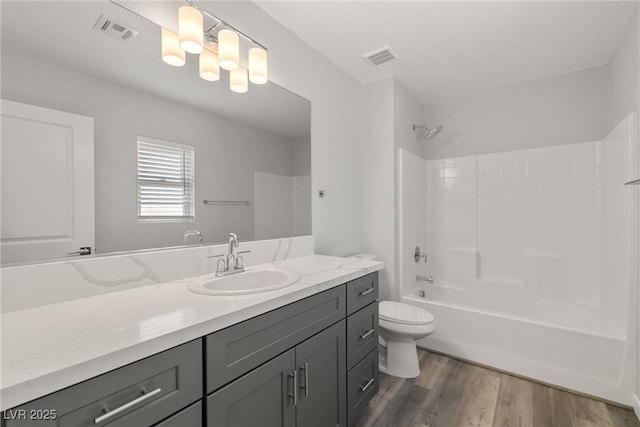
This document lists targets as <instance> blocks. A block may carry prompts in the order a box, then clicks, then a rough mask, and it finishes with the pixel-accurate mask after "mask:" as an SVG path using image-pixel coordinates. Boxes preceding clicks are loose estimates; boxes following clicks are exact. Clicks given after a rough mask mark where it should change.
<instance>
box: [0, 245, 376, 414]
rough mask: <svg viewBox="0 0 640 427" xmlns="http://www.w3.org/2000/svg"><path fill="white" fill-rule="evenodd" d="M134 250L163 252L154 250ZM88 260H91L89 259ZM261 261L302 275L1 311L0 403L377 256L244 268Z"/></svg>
mask: <svg viewBox="0 0 640 427" xmlns="http://www.w3.org/2000/svg"><path fill="white" fill-rule="evenodd" d="M256 244H258V242H256ZM205 249H206V248H194V249H192V250H195V251H203V258H205V259H206V257H204V252H206V253H207V254H208V252H209V251H210V250H205ZM170 252H172V251H170ZM140 256H145V257H153V256H156V257H158V256H162V255H161V254H160V252H156V253H147V254H144V255H140ZM104 260H107V258H104ZM89 266H91V267H93V266H92V265H91V263H89V264H88V265H87V267H89ZM261 267H267V268H268V267H275V268H279V269H285V270H290V271H293V272H295V273H297V274H299V275H300V277H301V278H300V280H299V282H297V283H296V284H294V285H292V286H290V287H288V288H284V289H280V290H275V291H272V292H265V293H261V294H256V295H242V296H237V297H219V296H209V295H201V294H196V293H193V292H190V291H188V290H187V287H188V286H189V283H190V282H191V280H190V279H189V278H184V277H183V278H179V279H175V280H172V281H167V282H164V283H157V284H153V285H152V286H138V287H135V288H131V289H126V290H122V291H119V292H107V293H103V294H100V295H92V296H88V297H84V298H77V299H71V300H67V301H62V302H57V303H53V304H47V305H42V306H39V307H32V308H27V309H23V310H15V311H11V312H5V313H4V314H2V315H1V316H0V322H1V323H2V386H1V390H0V393H1V400H2V405H1V409H2V410H5V409H9V408H12V407H14V406H16V405H19V404H22V403H25V402H28V401H30V400H33V399H35V398H38V397H41V396H44V395H46V394H48V393H51V392H54V391H56V390H60V389H62V388H64V387H67V386H70V385H72V384H76V383H78V382H81V381H84V380H87V379H89V378H92V377H94V376H96V375H100V374H102V373H105V372H108V371H110V370H112V369H115V368H118V367H120V366H123V365H126V364H128V363H131V362H134V361H136V360H139V359H142V358H144V357H147V356H150V355H153V354H155V353H158V352H161V351H164V350H167V349H169V348H171V347H174V346H177V345H179V344H182V343H185V342H187V341H190V340H193V339H196V338H199V337H201V336H204V335H207V334H209V333H211V332H214V331H217V330H220V329H222V328H225V327H228V326H230V325H233V324H235V323H238V322H241V321H243V320H247V319H249V318H252V317H255V316H257V315H260V314H262V313H265V312H267V311H270V310H273V309H276V308H278V307H281V306H283V305H286V304H289V303H291V302H294V301H297V300H300V299H302V298H305V297H308V296H311V295H314V294H316V293H318V292H321V291H324V290H326V289H329V288H332V287H335V286H337V285H339V284H342V283H344V282H346V281H349V280H353V279H355V278H358V277H361V276H364V275H366V274H369V273H372V272H375V271H378V270H380V269H382V268H383V264H382V263H381V262H379V261H367V260H359V259H353V258H339V257H330V256H322V255H307V256H301V257H296V258H287V259H284V260H281V261H275V262H270V263H266V264H262V265H252V266H251V267H248V268H247V269H256V268H261ZM214 268H215V267H214ZM67 270H70V271H77V270H74V269H73V268H71V269H69V268H68V269H67ZM104 273H105V274H106V271H104ZM206 273H208V274H210V273H211V272H210V271H207V272H206ZM159 274H160V273H159ZM160 277H162V276H161V275H160ZM3 286H4V284H3Z"/></svg>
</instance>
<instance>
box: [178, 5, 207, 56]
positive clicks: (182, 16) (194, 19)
mask: <svg viewBox="0 0 640 427" xmlns="http://www.w3.org/2000/svg"><path fill="white" fill-rule="evenodd" d="M203 27H204V17H203V16H202V13H200V11H199V10H198V9H196V8H195V7H192V6H181V7H180V9H178V37H179V38H180V47H182V48H183V49H184V50H185V51H186V52H189V53H200V52H202V49H203V48H204V37H203V33H204V29H203Z"/></svg>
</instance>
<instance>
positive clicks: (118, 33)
mask: <svg viewBox="0 0 640 427" xmlns="http://www.w3.org/2000/svg"><path fill="white" fill-rule="evenodd" d="M93 29H94V30H96V31H100V32H101V33H104V34H106V35H108V36H111V37H113V38H116V39H118V40H122V41H124V42H130V41H131V40H132V39H133V38H134V37H135V36H137V35H138V30H136V29H134V28H132V27H129V26H127V25H124V24H123V23H121V22H116V21H114V20H113V19H111V18H109V17H108V16H104V15H100V17H99V18H98V20H97V21H96V23H95V24H94V25H93Z"/></svg>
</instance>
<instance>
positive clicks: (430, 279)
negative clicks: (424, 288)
mask: <svg viewBox="0 0 640 427" xmlns="http://www.w3.org/2000/svg"><path fill="white" fill-rule="evenodd" d="M416 280H419V281H423V282H429V283H433V276H423V275H422V274H418V275H416Z"/></svg>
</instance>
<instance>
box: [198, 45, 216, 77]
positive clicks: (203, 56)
mask: <svg viewBox="0 0 640 427" xmlns="http://www.w3.org/2000/svg"><path fill="white" fill-rule="evenodd" d="M200 77H201V78H203V79H204V80H208V81H210V82H215V81H216V80H220V66H219V65H218V55H216V54H215V53H213V52H211V51H210V50H207V49H205V50H203V51H202V53H200Z"/></svg>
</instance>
